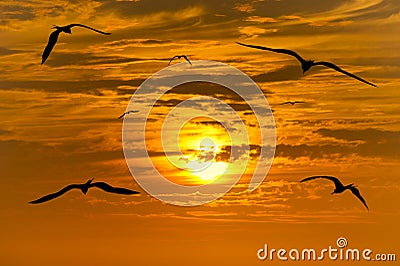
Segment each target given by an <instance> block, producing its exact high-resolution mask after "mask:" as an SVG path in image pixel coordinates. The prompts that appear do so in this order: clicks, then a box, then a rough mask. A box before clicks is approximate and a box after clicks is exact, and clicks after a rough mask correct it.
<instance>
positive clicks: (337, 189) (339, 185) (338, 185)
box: [300, 175, 369, 211]
mask: <svg viewBox="0 0 400 266" xmlns="http://www.w3.org/2000/svg"><path fill="white" fill-rule="evenodd" d="M317 178H325V179H329V180H331V181H332V182H333V183H335V190H334V191H333V192H332V193H331V195H333V194H339V193H342V192H344V191H345V190H347V189H349V190H350V191H351V193H353V194H354V195H355V196H356V197H357V198H358V199H359V200H360V201H361V202H362V203H363V204H364V206H365V207H366V208H367V210H368V211H369V208H368V206H367V203H366V202H365V199H364V198H363V197H362V196H361V194H360V191H359V190H358V188H356V187H355V186H354V184H353V183H351V184H350V185H347V186H344V185H343V184H342V182H340V181H339V179H338V178H336V177H334V176H328V175H320V176H319V175H317V176H310V177H307V178H304V179H303V180H301V181H300V183H302V182H305V181H309V180H313V179H317Z"/></svg>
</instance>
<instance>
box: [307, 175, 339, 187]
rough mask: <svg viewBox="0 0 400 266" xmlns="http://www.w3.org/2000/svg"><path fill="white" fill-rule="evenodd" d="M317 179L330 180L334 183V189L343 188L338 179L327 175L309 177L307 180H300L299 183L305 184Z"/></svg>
mask: <svg viewBox="0 0 400 266" xmlns="http://www.w3.org/2000/svg"><path fill="white" fill-rule="evenodd" d="M317 178H324V179H328V180H331V181H332V182H333V183H335V186H336V187H343V184H342V182H340V181H339V179H337V178H336V177H334V176H329V175H315V176H310V177H307V178H304V179H302V180H301V181H300V182H301V183H302V182H305V181H309V180H313V179H317Z"/></svg>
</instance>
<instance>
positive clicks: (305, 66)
mask: <svg viewBox="0 0 400 266" xmlns="http://www.w3.org/2000/svg"><path fill="white" fill-rule="evenodd" d="M313 64H314V60H308V61H305V62H304V63H302V66H301V68H302V69H303V75H304V73H306V72H307V71H308V70H310V68H311V67H312V66H313Z"/></svg>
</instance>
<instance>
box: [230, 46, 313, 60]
mask: <svg viewBox="0 0 400 266" xmlns="http://www.w3.org/2000/svg"><path fill="white" fill-rule="evenodd" d="M236 43H237V44H239V45H242V46H246V47H250V48H255V49H260V50H265V51H270V52H275V53H279V54H287V55H291V56H294V57H296V59H297V60H299V61H300V63H303V62H305V61H306V60H304V58H303V57H301V56H300V55H299V54H298V53H296V52H294V51H292V50H288V49H275V48H268V47H264V46H258V45H250V44H244V43H240V42H236Z"/></svg>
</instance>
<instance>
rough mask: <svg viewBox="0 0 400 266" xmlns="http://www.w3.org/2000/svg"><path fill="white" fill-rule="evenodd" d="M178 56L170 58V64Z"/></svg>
mask: <svg viewBox="0 0 400 266" xmlns="http://www.w3.org/2000/svg"><path fill="white" fill-rule="evenodd" d="M176 57H178V56H176V55H175V56H174V57H172V58H171V60H169V63H168V65H169V64H171V62H172V60H174V59H175V58H176Z"/></svg>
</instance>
